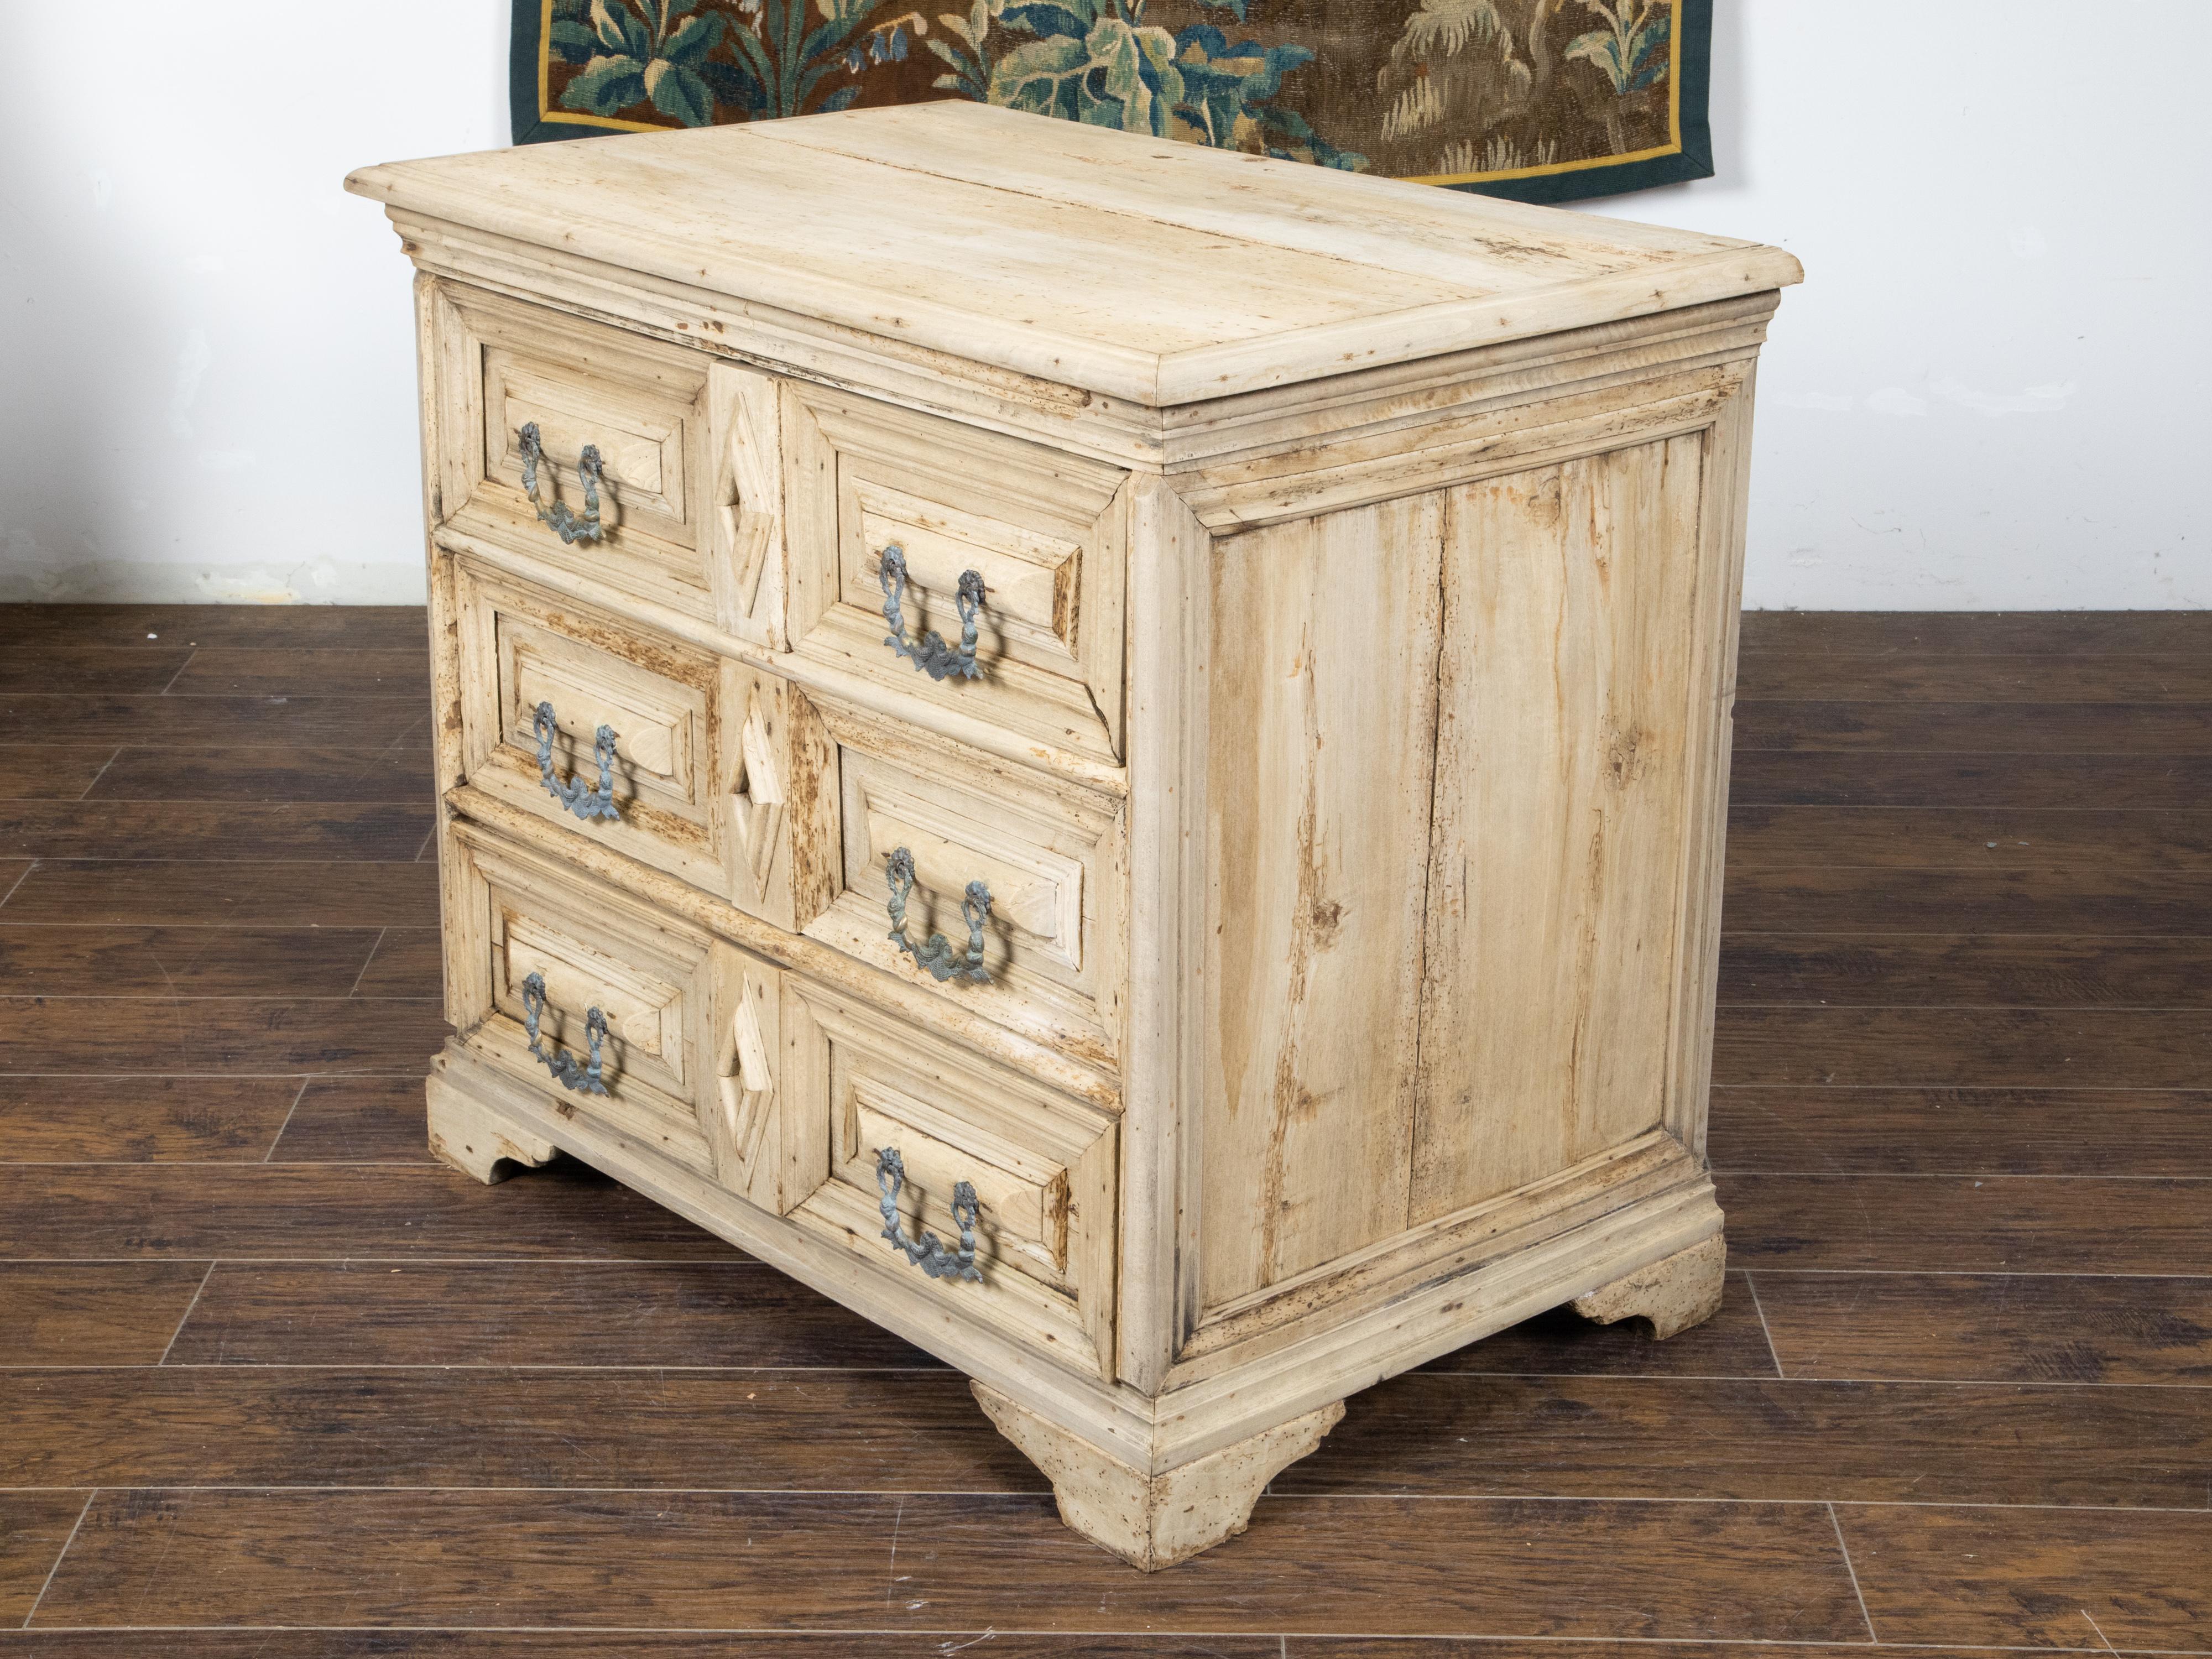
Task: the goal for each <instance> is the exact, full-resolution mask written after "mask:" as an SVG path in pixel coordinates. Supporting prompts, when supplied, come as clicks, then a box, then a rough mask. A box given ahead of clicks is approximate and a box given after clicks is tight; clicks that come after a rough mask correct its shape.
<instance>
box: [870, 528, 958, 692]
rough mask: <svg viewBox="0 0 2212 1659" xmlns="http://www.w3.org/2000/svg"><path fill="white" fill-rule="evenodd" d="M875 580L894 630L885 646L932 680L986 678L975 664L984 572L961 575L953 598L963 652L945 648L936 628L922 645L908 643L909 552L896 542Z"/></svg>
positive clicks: (923, 638)
mask: <svg viewBox="0 0 2212 1659" xmlns="http://www.w3.org/2000/svg"><path fill="white" fill-rule="evenodd" d="M876 580H877V582H878V584H879V585H880V586H882V588H883V590H884V622H885V623H889V624H890V630H891V631H890V633H888V634H886V635H884V644H885V645H888V646H889V647H890V648H891V649H892V650H893V651H894V652H895V653H897V654H898V655H900V656H902V657H904V658H906V659H908V661H910V662H912V663H913V664H914V665H915V668H917V669H919V670H920V671H922V672H924V673H926V674H927V675H928V676H929V678H932V679H933V680H942V679H951V678H959V679H968V680H977V679H981V678H983V671H982V669H981V666H980V665H978V664H977V663H976V661H975V629H976V617H977V613H979V612H980V611H981V610H982V608H983V576H982V573H981V571H975V570H963V571H962V572H961V573H960V586H959V587H958V589H957V591H956V592H954V594H953V596H952V599H953V603H954V604H955V605H957V606H958V607H959V609H960V648H959V649H958V650H957V651H955V650H954V649H953V648H952V647H951V646H949V645H947V644H945V640H944V637H943V636H942V635H939V633H938V631H937V630H936V629H929V630H928V631H927V632H926V633H925V634H923V635H922V636H921V642H920V643H919V644H917V645H908V643H907V638H906V612H905V611H904V609H903V605H902V601H903V599H904V598H905V595H906V550H905V549H904V548H902V547H901V546H900V545H899V544H897V543H896V542H893V543H892V544H890V546H889V547H886V548H885V549H884V553H883V559H882V562H880V563H879V564H878V566H877V568H876Z"/></svg>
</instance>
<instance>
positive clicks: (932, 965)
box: [884, 847, 991, 985]
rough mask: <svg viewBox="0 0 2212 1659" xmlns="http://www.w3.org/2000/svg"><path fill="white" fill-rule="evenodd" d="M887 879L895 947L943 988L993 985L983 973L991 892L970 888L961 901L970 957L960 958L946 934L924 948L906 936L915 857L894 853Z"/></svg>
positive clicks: (981, 887) (887, 865) (935, 936)
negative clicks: (964, 983)
mask: <svg viewBox="0 0 2212 1659" xmlns="http://www.w3.org/2000/svg"><path fill="white" fill-rule="evenodd" d="M884 880H885V881H886V882H887V883H889V884H890V890H891V892H890V898H889V899H888V900H886V901H885V902H884V908H885V909H887V910H888V911H890V918H891V931H890V933H889V934H888V935H887V936H886V937H888V938H889V939H890V942H891V943H892V944H894V945H897V946H898V948H899V949H900V950H902V951H905V952H906V953H907V955H908V956H910V957H913V958H914V959H915V961H916V962H918V963H921V965H922V966H923V967H925V968H927V969H929V972H930V975H931V977H932V978H933V979H935V980H936V981H938V982H939V984H943V983H944V982H945V981H946V980H948V979H968V980H974V981H975V982H976V983H977V984H979V985H980V984H987V983H989V981H990V978H991V976H990V975H988V974H987V973H985V972H984V971H983V924H984V923H985V922H987V921H990V919H991V890H990V889H989V888H987V887H986V886H984V885H983V884H982V883H981V882H980V881H971V882H969V884H968V892H967V896H965V897H963V899H962V900H961V901H960V914H961V915H963V917H965V918H966V919H967V922H968V954H967V955H966V956H965V957H957V956H955V955H954V954H953V953H952V946H951V944H950V943H949V942H948V941H947V940H946V939H945V935H944V934H942V933H932V934H931V935H930V936H929V943H928V944H927V945H915V942H914V941H913V940H912V939H908V937H907V936H906V901H907V895H908V894H909V893H911V892H913V891H914V854H912V853H910V852H908V850H907V849H906V848H903V847H902V848H899V849H898V850H897V851H896V852H894V853H893V854H891V855H890V857H889V858H887V859H885V860H884Z"/></svg>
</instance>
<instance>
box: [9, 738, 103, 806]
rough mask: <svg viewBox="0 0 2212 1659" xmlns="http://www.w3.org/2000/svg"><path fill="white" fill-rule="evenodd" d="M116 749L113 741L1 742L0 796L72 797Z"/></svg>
mask: <svg viewBox="0 0 2212 1659" xmlns="http://www.w3.org/2000/svg"><path fill="white" fill-rule="evenodd" d="M115 750H116V745H115V744H112V743H90V744H40V743H29V744H25V743H0V800H75V799H77V798H78V797H79V796H81V795H82V794H83V793H84V792H85V791H86V790H87V789H88V788H89V787H91V786H92V783H93V781H94V780H95V779H96V778H98V777H99V776H100V771H101V769H103V768H104V767H106V764H107V763H109V762H110V761H112V760H113V759H114V758H115Z"/></svg>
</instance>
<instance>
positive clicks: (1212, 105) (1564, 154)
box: [509, 0, 1713, 202]
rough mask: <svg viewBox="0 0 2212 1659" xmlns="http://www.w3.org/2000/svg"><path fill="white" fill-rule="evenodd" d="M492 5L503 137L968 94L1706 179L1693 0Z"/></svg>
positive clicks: (1412, 166) (1552, 167) (1588, 175)
mask: <svg viewBox="0 0 2212 1659" xmlns="http://www.w3.org/2000/svg"><path fill="white" fill-rule="evenodd" d="M959 3H960V0H922V3H921V5H919V6H910V5H909V3H908V0H514V38H513V62H512V71H511V84H510V88H509V91H510V94H511V101H512V104H513V118H514V139H515V142H516V143H537V142H539V141H542V140H546V139H554V138H579V137H588V136H590V135H592V134H593V133H604V132H635V131H647V130H650V129H653V128H658V127H696V126H706V125H712V124H715V123H721V122H729V121H758V120H767V119H770V118H775V117H778V116H787V115H807V114H813V113H816V112H821V111H827V110H841V109H852V108H855V107H866V106H871V105H877V104H902V103H919V102H923V101H926V100H931V99H938V98H972V99H976V100H981V101H987V102H989V103H993V104H999V105H1003V106H1006V107H1008V108H1010V109H1018V110H1027V111H1030V112H1035V113H1036V114H1039V115H1051V116H1059V117H1061V118H1065V119H1067V120H1071V121H1087V122H1090V123H1091V124H1092V125H1097V126H1109V127H1120V128H1124V129H1126V130H1128V131H1134V132H1143V133H1150V134H1152V135H1153V136H1155V137H1176V138H1181V139H1186V140H1188V142H1190V143H1197V144H1214V145H1218V146H1221V147H1223V148H1225V149H1241V150H1249V151H1254V152H1258V153H1263V154H1266V155H1276V156H1285V157H1291V158H1293V159H1296V160H1298V161H1311V162H1315V163H1316V164H1318V165H1320V166H1322V167H1346V168H1349V169H1352V170H1354V171H1357V172H1363V173H1379V174H1381V175H1383V177H1385V178H1391V179H1417V180H1419V181H1421V182H1423V183H1425V184H1432V185H1448V186H1449V187H1451V188H1454V189H1458V190H1473V191H1482V192H1485V193H1486V194H1489V195H1494V196H1508V197H1513V198H1515V199H1516V200H1519V201H1524V202H1560V201H1569V200H1572V199H1575V198H1577V197H1586V196H1601V195H1607V194H1610V193H1612V192H1614V191H1624V190H1641V189H1644V188H1645V187H1646V186H1648V185H1658V184H1669V183H1673V182H1674V181H1675V180H1678V179H1704V178H1709V177H1711V173H1712V170H1713V169H1712V142H1711V137H1710V135H1709V132H1708V129H1707V126H1706V119H1705V95H1706V80H1707V74H1708V67H1709V62H1710V55H1711V36H1712V0H972V3H970V4H969V6H968V7H967V9H965V10H957V9H955V10H948V11H939V10H937V9H935V8H936V7H938V6H944V5H952V6H955V7H957V6H958V4H959Z"/></svg>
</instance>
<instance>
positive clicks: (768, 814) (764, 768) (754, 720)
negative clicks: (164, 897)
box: [731, 691, 784, 899]
mask: <svg viewBox="0 0 2212 1659" xmlns="http://www.w3.org/2000/svg"><path fill="white" fill-rule="evenodd" d="M738 752H739V759H740V765H739V769H738V784H737V787H736V788H735V789H734V790H733V791H732V792H731V804H732V806H733V808H734V809H735V810H734V811H732V814H731V818H732V823H734V825H735V827H736V830H737V836H738V848H739V849H740V851H742V853H743V854H744V860H743V862H744V869H745V872H746V874H747V875H748V876H749V877H750V878H751V881H752V884H753V896H754V897H755V898H756V899H760V898H763V897H764V896H766V894H767V891H768V879H769V872H770V870H771V869H772V868H773V867H774V866H775V848H776V842H777V841H778V839H779V838H780V837H781V836H782V834H783V807H784V795H783V774H782V770H781V768H780V767H779V766H778V764H777V763H776V757H775V740H774V738H773V737H772V736H771V734H770V732H769V722H768V711H767V710H766V709H765V708H763V707H762V706H761V697H760V693H759V692H758V691H755V692H754V693H753V695H752V697H751V699H750V702H748V703H747V704H746V706H745V723H744V729H743V731H742V732H741V733H740V735H739V750H738Z"/></svg>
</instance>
